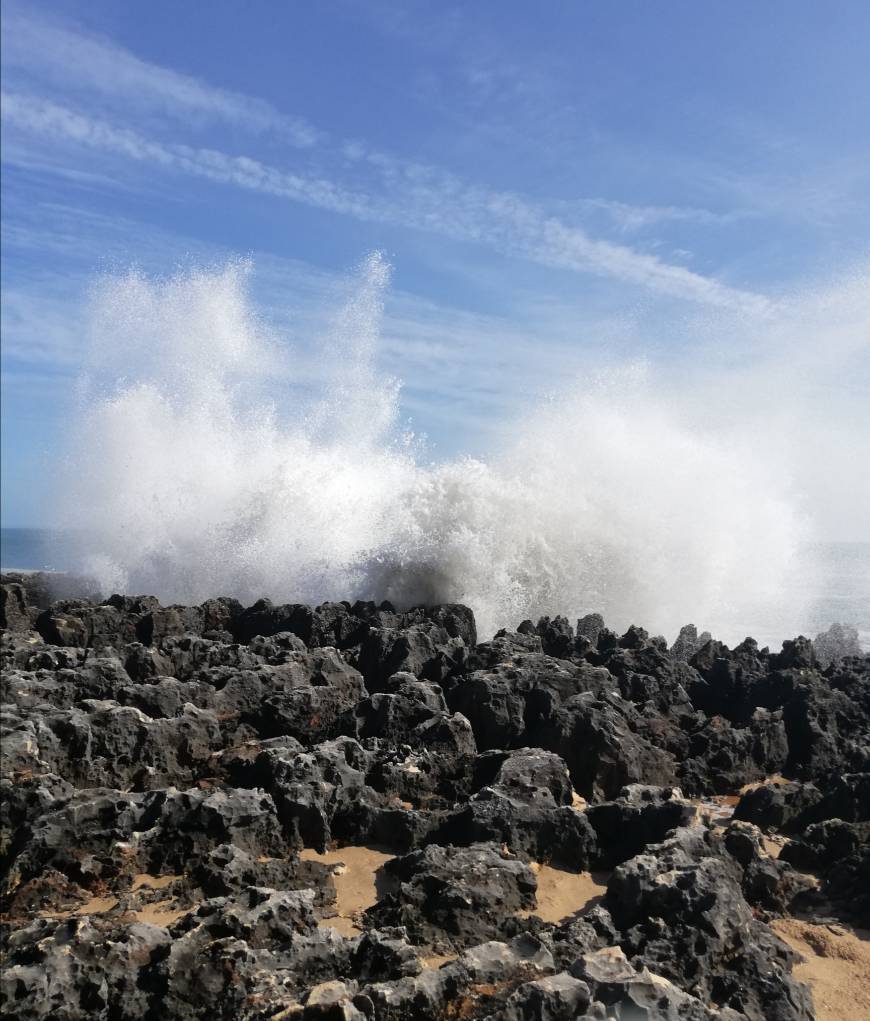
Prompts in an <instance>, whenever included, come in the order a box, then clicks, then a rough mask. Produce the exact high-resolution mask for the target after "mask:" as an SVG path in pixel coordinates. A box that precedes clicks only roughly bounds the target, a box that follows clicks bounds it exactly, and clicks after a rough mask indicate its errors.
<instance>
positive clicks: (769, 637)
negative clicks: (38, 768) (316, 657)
mask: <svg viewBox="0 0 870 1021" xmlns="http://www.w3.org/2000/svg"><path fill="white" fill-rule="evenodd" d="M80 545H81V544H80V542H79V541H78V537H77V536H76V535H75V534H73V533H70V532H64V531H57V530H51V529H41V528H3V529H0V564H2V569H3V570H4V571H16V570H17V571H59V572H70V573H77V572H81V570H82V563H81V560H80V557H79V553H78V550H79V548H80ZM802 560H803V562H804V564H805V566H806V568H807V571H806V574H807V576H808V577H812V578H813V579H814V586H815V592H813V593H811V594H810V598H809V599H808V604H807V609H806V610H805V612H804V615H803V617H802V619H801V621H800V622H799V623H797V624H796V627H795V629H794V632H795V633H798V632H800V633H802V634H806V635H807V636H808V637H811V638H814V637H815V636H816V635H817V634H819V633H820V632H822V631H825V630H827V628H829V627H830V626H831V624H833V623H839V624H846V625H849V626H851V627H855V628H857V629H858V634H859V640H860V642H861V646H862V648H864V649H865V650H867V651H870V543H868V542H849V543H847V542H829V543H815V544H813V545H812V546H808V547H806V548H805V549H804V551H803V552H802ZM137 594H144V593H137ZM149 594H150V593H149ZM215 594H216V595H217V594H218V593H215ZM285 598H286V599H287V600H293V599H294V598H295V596H294V593H293V592H289V591H288V592H287V593H286V594H285ZM517 623H519V621H517ZM638 623H639V624H641V625H643V621H638ZM687 623H688V622H687ZM694 623H697V624H698V625H699V626H700V627H704V628H707V629H710V630H712V631H713V633H714V637H715V636H716V631H715V623H714V624H713V625H711V624H709V623H707V622H701V621H696V622H694ZM741 624H742V626H743V629H744V631H745V634H747V635H752V636H753V637H755V638H757V639H758V640H759V641H760V642H762V643H763V644H768V645H770V646H771V648H777V647H778V646H779V643H780V642H781V641H782V640H783V639H784V638H788V637H794V635H793V634H781V633H779V631H778V624H777V622H776V621H773V620H771V619H766V618H765V615H764V614H763V612H761V613H759V615H758V617H757V618H755V619H752V620H749V619H747V620H744V621H742V622H741ZM780 627H781V625H780ZM482 637H488V636H482ZM668 637H669V638H670V637H674V636H668Z"/></svg>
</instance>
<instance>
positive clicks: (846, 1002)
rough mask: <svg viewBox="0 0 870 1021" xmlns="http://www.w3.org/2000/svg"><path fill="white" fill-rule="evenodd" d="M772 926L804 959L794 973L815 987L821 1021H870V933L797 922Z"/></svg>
mask: <svg viewBox="0 0 870 1021" xmlns="http://www.w3.org/2000/svg"><path fill="white" fill-rule="evenodd" d="M770 925H771V928H772V929H773V930H774V932H776V934H777V935H778V936H779V937H780V938H781V939H783V940H785V942H786V943H788V945H789V946H790V947H792V948H793V949H794V950H797V952H798V953H799V954H801V955H802V956H803V958H804V961H803V963H801V964H799V965H797V967H796V968H795V970H794V973H795V976H796V977H797V978H799V979H800V980H801V981H802V982H809V984H810V985H811V987H812V990H813V1000H814V1002H815V1006H816V1017H817V1018H818V1021H846V1019H849V1021H870V931H867V930H864V929H847V928H846V927H845V926H842V925H820V924H817V923H814V922H803V921H800V920H799V919H797V918H779V919H775V920H774V921H773V922H771V923H770Z"/></svg>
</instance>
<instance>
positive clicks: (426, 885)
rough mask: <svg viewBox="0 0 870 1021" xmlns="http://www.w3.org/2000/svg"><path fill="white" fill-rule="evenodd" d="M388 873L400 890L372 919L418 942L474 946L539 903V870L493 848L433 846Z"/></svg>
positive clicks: (372, 913)
mask: <svg viewBox="0 0 870 1021" xmlns="http://www.w3.org/2000/svg"><path fill="white" fill-rule="evenodd" d="M385 872H386V873H387V875H388V876H389V877H390V878H391V879H393V880H395V881H396V882H397V883H398V888H397V890H396V891H395V892H394V893H390V894H388V895H387V896H386V897H385V898H384V899H383V900H382V901H380V902H379V903H378V904H377V905H375V907H373V908H370V909H369V910H368V911H367V912H366V918H367V920H368V922H369V924H375V925H377V926H379V927H382V926H384V925H393V926H403V927H404V928H406V929H407V931H408V934H409V936H410V938H411V940H412V941H413V942H415V943H424V944H427V943H428V944H431V945H433V946H436V947H437V946H446V947H447V948H456V947H463V946H472V945H473V944H475V943H481V942H483V941H485V940H487V939H490V938H492V937H494V936H496V935H498V934H499V933H500V932H501V931H502V927H503V923H504V918H505V916H506V915H511V914H513V913H514V912H516V911H518V910H520V909H521V908H529V909H530V908H533V907H534V903H535V890H536V889H537V880H536V879H535V874H534V872H533V871H532V870H531V869H530V868H529V866H528V865H526V864H525V863H524V862H521V861H519V860H518V859H517V858H506V857H504V856H503V855H502V854H501V852H500V851H499V850H497V849H496V848H495V847H493V846H492V845H487V844H479V845H475V846H472V847H468V848H457V847H446V848H445V847H441V846H439V845H437V844H429V845H428V846H427V847H425V848H423V849H422V850H420V851H412V852H411V853H410V854H407V855H405V856H404V857H401V858H394V859H393V860H392V861H390V862H388V863H387V865H386V866H385Z"/></svg>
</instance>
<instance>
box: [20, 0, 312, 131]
mask: <svg viewBox="0 0 870 1021" xmlns="http://www.w3.org/2000/svg"><path fill="white" fill-rule="evenodd" d="M3 22H4V24H3V64H4V71H5V74H6V75H7V76H8V75H9V74H10V72H15V71H17V72H19V73H21V72H23V73H24V74H25V75H30V74H31V73H32V72H33V71H38V72H39V74H40V75H41V76H42V77H44V78H48V79H49V80H51V81H54V82H55V83H57V84H66V85H69V84H70V83H72V84H73V85H74V86H75V87H76V88H78V89H81V90H86V91H89V92H92V93H96V94H98V95H99V96H100V98H101V100H102V101H103V102H104V103H106V104H108V105H110V106H111V105H114V106H118V107H120V108H122V109H124V110H129V109H130V108H131V106H132V107H138V108H139V109H148V110H154V111H156V112H158V113H160V114H162V115H163V116H167V117H174V118H177V119H181V120H183V121H184V123H185V124H187V125H189V124H190V122H191V120H199V121H201V122H209V121H221V122H224V123H230V124H233V125H235V126H238V127H242V128H244V129H246V130H248V131H252V132H258V133H266V132H268V133H273V134H278V135H279V136H280V137H281V138H282V139H283V140H284V141H287V142H290V143H291V144H293V145H297V146H300V147H303V148H304V147H308V146H312V145H314V144H315V143H316V142H318V141H319V140H320V138H321V137H322V136H321V134H320V132H318V131H316V130H315V129H314V128H313V127H311V125H309V124H307V123H306V122H305V121H304V120H302V119H301V118H297V117H289V116H287V115H286V114H283V113H280V112H279V111H278V110H276V109H275V108H274V107H273V106H272V105H271V104H269V103H267V102H265V101H264V100H261V99H256V98H253V97H251V96H246V95H243V94H241V93H238V92H233V91H230V90H227V89H220V88H215V87H214V86H212V85H206V84H204V83H203V82H200V81H199V80H197V79H196V78H193V77H191V76H190V75H185V74H179V73H178V72H177V71H172V70H170V69H168V68H164V67H160V66H159V65H156V64H151V63H149V62H147V61H144V60H140V59H139V58H138V57H136V56H135V55H134V54H132V53H130V52H129V51H127V50H125V49H122V48H121V47H120V46H117V45H115V44H114V43H113V42H111V41H109V40H107V39H101V38H98V37H96V36H88V35H84V34H83V33H81V32H80V31H73V30H70V29H68V28H66V27H64V26H62V25H60V24H59V23H57V22H55V21H49V20H46V19H42V18H34V17H32V16H31V15H26V16H25V15H22V13H21V12H20V11H9V13H4V17H3Z"/></svg>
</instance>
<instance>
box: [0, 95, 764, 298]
mask: <svg viewBox="0 0 870 1021" xmlns="http://www.w3.org/2000/svg"><path fill="white" fill-rule="evenodd" d="M3 116H4V119H5V120H6V122H7V124H8V125H11V126H14V127H16V128H18V129H20V130H22V131H25V132H27V133H31V134H36V135H39V136H42V137H43V138H44V139H49V140H51V141H52V142H54V143H57V142H58V141H65V142H66V143H68V144H73V145H78V146H84V147H87V148H89V149H93V150H97V151H101V152H108V153H111V154H114V155H116V156H119V157H122V158H125V159H129V160H134V161H136V162H139V163H143V164H147V165H153V166H157V167H159V168H162V169H164V170H167V171H173V172H179V173H184V174H188V175H192V176H195V177H199V178H206V179H208V180H211V181H214V182H217V183H221V184H226V185H232V186H235V187H238V188H243V189H246V190H249V191H255V192H260V193H264V194H269V195H273V196H275V197H277V198H281V199H287V200H291V201H294V202H301V203H304V204H306V205H310V206H314V207H317V208H320V209H325V210H329V211H331V212H335V213H339V214H343V215H349V216H353V217H355V218H357V219H361V220H369V221H377V222H383V223H390V224H395V225H399V226H403V227H410V228H414V229H419V230H424V231H428V232H432V233H436V234H440V235H443V236H446V237H450V238H453V239H455V240H461V241H467V242H475V243H479V244H483V245H487V246H489V247H492V248H495V249H497V250H499V251H502V252H506V253H508V254H511V255H517V256H521V257H524V258H527V259H530V260H533V261H535V262H538V263H540V264H542V265H547V266H554V267H559V268H562V269H568V270H572V271H579V272H584V273H596V274H600V275H603V276H608V277H613V278H615V279H618V280H622V281H627V282H630V283H633V284H637V285H640V286H642V287H647V288H651V289H653V290H654V291H657V292H660V293H664V294H668V295H671V296H674V297H678V298H683V299H687V300H690V301H697V302H702V303H704V304H709V305H714V306H718V307H736V308H740V309H742V310H744V311H747V312H753V313H754V312H762V311H764V309H765V307H766V305H767V301H766V299H765V298H763V297H762V296H759V295H756V294H753V293H750V292H746V291H743V290H740V289H737V288H733V287H730V286H728V285H726V284H723V283H721V282H719V281H717V280H715V279H711V278H709V277H705V276H702V275H700V274H697V273H694V272H692V271H690V270H688V269H685V268H684V267H681V266H675V265H671V264H669V263H667V262H665V261H663V260H662V259H660V258H658V257H657V256H655V255H650V254H647V253H644V252H638V251H636V250H634V249H632V248H630V247H628V246H626V245H621V244H616V243H613V242H610V241H602V240H596V239H593V238H591V237H590V236H589V235H588V234H587V233H586V232H585V231H584V230H583V229H582V228H580V227H577V226H571V225H569V224H566V223H565V222H563V221H561V220H560V219H558V218H557V217H555V216H551V215H548V214H547V212H546V211H545V210H543V209H542V208H540V207H538V206H536V205H534V204H532V203H530V202H528V201H526V200H525V199H523V198H521V197H520V196H517V195H513V194H510V193H504V192H494V191H491V190H488V189H484V188H478V187H474V186H470V185H467V184H465V183H464V182H462V181H461V180H459V179H457V178H455V177H452V176H451V175H448V174H444V173H442V172H439V171H438V170H436V169H434V168H428V167H425V166H420V165H417V164H413V163H404V162H403V161H400V160H396V159H394V158H392V157H389V156H385V155H383V154H378V153H371V152H368V151H367V150H364V149H362V148H358V149H356V150H354V149H347V148H346V155H347V156H348V157H351V158H356V159H362V158H363V157H364V158H365V159H366V161H367V163H368V164H370V165H372V166H374V167H376V168H377V170H378V171H379V173H380V174H381V175H382V176H383V178H384V179H385V183H386V184H387V185H389V187H382V188H381V191H380V193H378V192H376V191H373V190H367V191H363V190H360V189H356V188H349V187H345V186H343V185H342V184H340V183H337V182H336V181H334V180H332V179H330V178H328V177H325V176H323V175H319V174H312V173H306V172H305V171H296V170H292V171H291V170H287V169H283V168H280V167H276V166H274V165H271V164H269V163H265V162H263V161H261V160H258V159H254V158H253V157H250V156H247V155H230V154H228V153H224V152H221V151H219V150H216V149H211V148H197V147H193V146H190V145H187V144H180V143H171V142H162V141H156V140H154V139H151V138H148V137H146V136H145V135H143V134H142V133H140V132H138V131H135V130H133V129H131V128H127V127H123V126H119V125H115V124H112V123H111V122H109V121H107V120H105V119H101V118H94V117H91V116H88V115H86V114H82V113H79V112H76V111H75V110H72V109H70V108H69V107H66V106H61V105H59V104H57V103H54V102H51V101H49V100H45V99H41V98H39V97H36V96H32V95H27V94H22V93H17V92H4V93H3Z"/></svg>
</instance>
